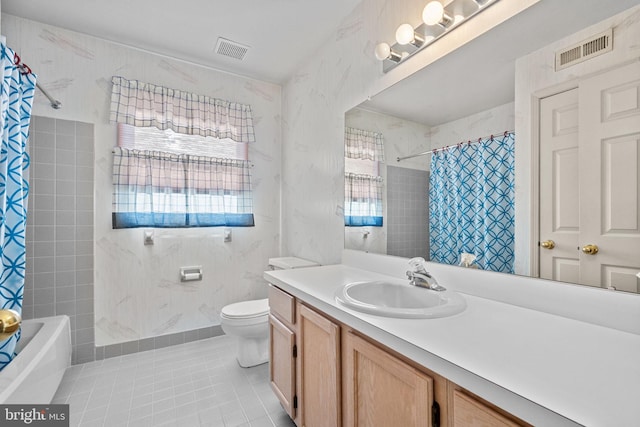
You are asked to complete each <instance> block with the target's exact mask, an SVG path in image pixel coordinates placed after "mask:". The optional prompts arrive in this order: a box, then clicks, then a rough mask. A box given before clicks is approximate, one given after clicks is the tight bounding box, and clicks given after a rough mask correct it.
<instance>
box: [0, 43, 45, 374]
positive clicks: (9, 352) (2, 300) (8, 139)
mask: <svg viewBox="0 0 640 427" xmlns="http://www.w3.org/2000/svg"><path fill="white" fill-rule="evenodd" d="M0 49H1V50H2V52H1V54H2V58H0V61H1V63H2V70H3V76H2V77H3V78H2V89H1V90H0V125H1V128H2V149H1V150H0V219H1V221H0V258H1V259H2V271H1V273H0V309H7V308H10V309H13V310H15V311H17V312H19V313H21V312H22V295H23V291H24V275H25V258H26V254H25V227H26V222H27V195H28V193H29V183H28V173H27V170H28V167H29V155H28V154H27V138H28V136H29V121H30V120H31V105H32V103H33V92H34V89H35V84H36V76H35V75H34V74H31V73H27V74H23V73H22V72H21V69H20V68H18V67H17V66H16V65H15V63H14V60H15V58H16V57H15V54H14V52H13V51H12V50H11V49H9V48H8V47H7V46H6V45H5V44H4V43H1V44H0ZM18 339H19V333H18V334H15V335H13V336H12V337H11V338H9V339H7V340H4V341H2V342H0V370H1V369H2V368H4V367H5V366H6V365H7V364H8V363H9V362H10V361H11V359H13V357H14V356H15V346H16V342H17V341H18Z"/></svg>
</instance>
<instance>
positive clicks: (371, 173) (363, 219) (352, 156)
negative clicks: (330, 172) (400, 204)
mask: <svg viewBox="0 0 640 427" xmlns="http://www.w3.org/2000/svg"><path fill="white" fill-rule="evenodd" d="M382 163H384V138H383V136H382V134H381V133H378V132H372V131H368V130H363V129H356V128H350V127H347V128H346V130H345V207H344V210H345V213H344V219H345V225H346V226H348V227H368V226H372V227H382V223H383V207H382V206H383V194H384V187H383V178H382V176H381V173H380V168H381V166H380V165H381V164H382Z"/></svg>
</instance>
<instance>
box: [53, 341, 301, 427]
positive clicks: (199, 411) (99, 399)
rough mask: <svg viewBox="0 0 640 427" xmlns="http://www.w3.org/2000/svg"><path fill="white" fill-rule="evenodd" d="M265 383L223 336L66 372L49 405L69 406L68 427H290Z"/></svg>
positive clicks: (262, 372)
mask: <svg viewBox="0 0 640 427" xmlns="http://www.w3.org/2000/svg"><path fill="white" fill-rule="evenodd" d="M268 378H269V373H268V364H263V365H260V366H257V367H254V368H248V369H246V368H241V367H240V366H239V365H238V364H237V362H236V360H235V348H234V342H233V340H232V339H231V338H229V337H227V336H224V335H223V336H220V337H215V338H209V339H206V340H200V341H195V342H190V343H187V344H182V345H177V346H173V347H166V348H162V349H158V350H151V351H146V352H141V353H135V354H129V355H126V356H120V357H114V358H110V359H105V360H100V361H96V362H90V363H85V364H82V365H75V366H72V367H71V368H69V369H68V370H67V372H66V373H65V375H64V378H63V380H62V383H61V384H60V387H59V388H58V391H57V393H56V395H55V397H54V401H53V403H68V404H69V405H70V406H69V411H70V419H71V426H83V427H84V426H87V427H89V426H91V427H93V426H101V427H117V426H132V427H145V426H150V427H156V426H180V427H190V426H216V427H218V426H220V427H232V426H233V427H295V424H294V423H293V421H291V419H290V418H289V417H288V416H287V414H286V413H285V412H284V410H283V409H282V407H281V406H280V403H279V402H278V400H277V399H276V397H275V395H274V394H273V392H272V391H271V389H270V387H269V379H268Z"/></svg>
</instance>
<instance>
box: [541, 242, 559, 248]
mask: <svg viewBox="0 0 640 427" xmlns="http://www.w3.org/2000/svg"><path fill="white" fill-rule="evenodd" d="M540 246H542V247H543V248H545V249H553V248H555V247H556V242H554V241H553V240H545V241H544V242H540Z"/></svg>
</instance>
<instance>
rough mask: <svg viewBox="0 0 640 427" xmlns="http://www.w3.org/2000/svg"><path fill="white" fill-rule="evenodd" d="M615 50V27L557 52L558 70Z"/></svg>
mask: <svg viewBox="0 0 640 427" xmlns="http://www.w3.org/2000/svg"><path fill="white" fill-rule="evenodd" d="M611 50H613V29H611V28H609V29H608V30H607V31H605V32H604V33H600V34H598V35H595V36H593V37H591V38H589V39H587V40H583V41H581V42H580V43H577V44H575V45H573V46H570V47H568V48H566V49H563V50H561V51H559V52H556V71H560V70H562V69H564V68H567V67H570V66H572V65H574V64H578V63H580V62H582V61H586V60H587V59H590V58H593V57H594V56H598V55H602V54H603V53H607V52H611Z"/></svg>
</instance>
